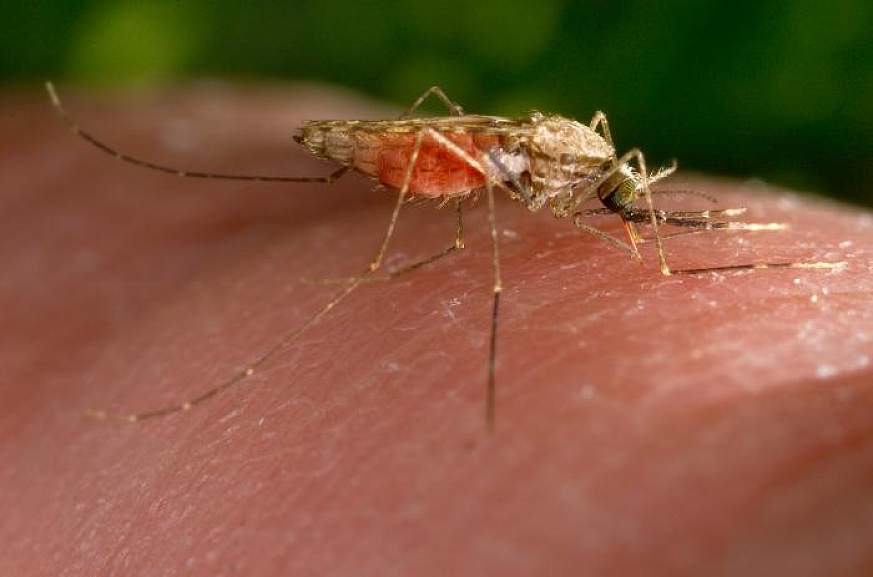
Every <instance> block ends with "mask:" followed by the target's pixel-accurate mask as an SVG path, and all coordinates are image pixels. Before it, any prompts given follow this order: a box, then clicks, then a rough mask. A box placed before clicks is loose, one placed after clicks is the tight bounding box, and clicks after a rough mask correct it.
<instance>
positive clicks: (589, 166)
mask: <svg viewBox="0 0 873 577" xmlns="http://www.w3.org/2000/svg"><path fill="white" fill-rule="evenodd" d="M529 122H530V127H531V132H530V136H529V137H528V140H527V144H528V146H527V148H528V150H527V152H528V155H529V157H530V181H531V190H532V193H533V196H534V199H533V200H534V202H533V203H532V204H533V206H531V208H532V209H536V208H540V207H542V206H543V205H544V204H545V203H546V202H547V201H548V200H549V199H552V198H555V197H557V196H559V195H561V194H562V193H566V192H567V191H568V190H571V189H572V188H573V187H574V186H576V185H577V184H578V183H580V182H582V181H584V180H588V179H589V178H590V177H591V175H592V174H594V173H596V172H597V171H599V170H600V168H601V167H602V166H603V165H604V164H605V163H607V162H609V160H610V159H613V158H615V149H613V147H612V146H610V145H609V143H608V142H606V140H605V139H604V138H603V137H602V136H600V134H598V133H597V132H596V131H594V130H592V129H591V128H589V127H588V126H586V125H584V124H581V123H579V122H576V121H575V120H571V119H569V118H564V117H563V116H557V115H544V114H541V113H539V112H534V113H531V115H530V119H529Z"/></svg>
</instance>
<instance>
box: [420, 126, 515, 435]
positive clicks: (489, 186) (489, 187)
mask: <svg viewBox="0 0 873 577" xmlns="http://www.w3.org/2000/svg"><path fill="white" fill-rule="evenodd" d="M424 131H426V132H427V134H428V135H429V136H430V137H431V138H432V139H433V140H434V141H436V142H438V143H439V144H441V145H442V146H444V147H445V148H446V149H447V150H449V151H450V152H452V153H454V154H455V155H456V156H457V157H458V158H460V159H461V160H463V161H464V162H466V163H467V164H468V165H469V166H470V167H471V168H473V169H475V170H477V171H478V172H480V173H481V174H482V175H483V176H484V177H485V191H486V193H487V195H488V221H489V224H490V227H491V256H492V270H493V279H494V283H493V285H492V288H491V294H492V305H491V334H490V339H489V345H488V381H487V384H486V400H485V424H486V426H487V428H488V430H489V431H494V421H495V413H496V399H497V388H496V384H495V372H496V364H497V327H498V320H499V313H500V294H501V292H502V291H503V283H502V280H501V276H500V242H499V238H498V235H497V218H496V210H495V207H494V176H493V174H494V173H498V172H499V171H498V170H497V168H496V167H494V166H493V165H492V164H490V161H489V165H488V168H486V167H485V166H484V165H483V164H482V162H480V161H479V160H477V159H475V158H473V157H472V156H471V155H470V154H469V153H468V152H467V151H465V150H464V149H462V148H461V147H459V146H458V145H457V144H455V143H454V142H452V141H451V140H449V139H448V138H446V137H445V136H443V135H442V134H440V133H439V132H437V131H435V130H433V129H430V128H425V129H424ZM483 158H487V155H484V156H483Z"/></svg>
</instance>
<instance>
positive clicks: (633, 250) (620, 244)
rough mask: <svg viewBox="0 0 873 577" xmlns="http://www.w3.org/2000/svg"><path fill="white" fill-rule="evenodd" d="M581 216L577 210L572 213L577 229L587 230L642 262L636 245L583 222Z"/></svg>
mask: <svg viewBox="0 0 873 577" xmlns="http://www.w3.org/2000/svg"><path fill="white" fill-rule="evenodd" d="M583 217H584V215H583V214H582V213H578V212H577V213H576V214H574V215H573V225H574V226H575V227H576V228H578V229H579V230H583V231H585V232H587V233H588V234H591V235H593V236H596V237H597V238H599V239H600V240H603V241H606V242H608V243H609V244H611V245H612V246H614V247H615V248H617V249H619V250H623V251H624V252H626V253H628V254H629V255H630V257H631V258H633V259H636V260H638V261H640V262H642V257H641V256H640V253H639V251H638V250H637V248H636V246H632V245H629V244H627V243H625V242H624V241H622V240H621V239H619V238H617V237H614V236H612V235H611V234H609V233H607V232H603V231H602V230H600V229H599V228H595V227H593V226H591V225H588V224H585V223H584V222H582V218H583ZM624 222H626V223H627V221H624ZM627 224H630V223H627Z"/></svg>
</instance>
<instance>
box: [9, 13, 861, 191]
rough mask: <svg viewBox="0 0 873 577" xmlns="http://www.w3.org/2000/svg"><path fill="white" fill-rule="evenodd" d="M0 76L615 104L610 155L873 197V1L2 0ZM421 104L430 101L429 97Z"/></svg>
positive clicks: (575, 107)
mask: <svg viewBox="0 0 873 577" xmlns="http://www.w3.org/2000/svg"><path fill="white" fill-rule="evenodd" d="M2 14H3V20H4V23H3V24H2V30H0V78H2V79H3V81H5V83H7V84H8V83H27V82H34V81H37V80H42V79H44V78H46V77H52V78H56V79H58V80H64V81H68V82H79V83H83V84H88V83H92V84H99V85H106V84H114V83H130V82H138V83H177V82H184V81H185V80H186V79H189V78H202V77H222V78H229V79H232V80H234V81H240V82H246V81H262V80H264V79H269V80H274V79H282V80H289V81H291V80H308V81H323V82H330V83H337V84H342V85H344V86H347V87H351V88H355V89H359V90H361V91H365V92H367V93H369V94H371V95H373V96H376V97H379V98H384V99H387V100H390V101H393V102H395V103H397V105H398V106H405V105H408V104H409V103H410V102H411V101H412V100H413V99H414V98H415V97H417V96H418V95H419V94H420V93H421V91H422V90H423V89H424V88H426V87H427V86H429V85H431V84H440V85H442V86H443V87H444V88H445V89H446V91H447V92H448V94H449V95H450V96H451V97H452V98H454V99H455V100H457V101H459V102H460V103H462V104H463V105H464V106H465V108H466V109H467V110H468V111H470V112H482V113H488V114H506V115H514V114H521V113H524V112H526V111H527V110H529V109H531V108H538V109H541V110H545V111H550V112H560V113H562V114H564V115H567V116H573V117H576V118H579V119H586V120H587V119H588V118H589V117H590V116H591V114H592V113H593V111H594V110H596V109H603V110H604V111H606V112H607V113H608V115H609V118H610V121H611V123H612V127H613V134H614V135H615V137H616V141H617V143H618V146H619V148H620V149H624V148H628V147H630V146H634V145H638V146H640V147H642V148H643V149H644V150H645V151H646V152H647V155H648V156H650V157H651V158H652V159H653V161H654V162H653V164H654V163H656V162H665V161H667V160H669V159H670V158H672V157H677V158H678V159H679V160H680V165H681V166H682V167H684V168H686V169H687V168H691V169H695V170H702V171H708V172H713V173H717V174H733V175H739V176H742V177H760V178H764V179H766V180H768V181H771V182H774V183H778V184H782V185H786V186H792V187H796V188H799V189H804V190H815V191H819V192H822V193H826V194H829V195H832V196H836V197H839V198H843V199H846V200H852V201H855V202H861V203H864V204H868V205H869V204H873V184H871V182H873V2H871V1H870V0H831V1H829V2H821V1H816V0H757V1H754V0H753V1H746V0H734V1H733V2H708V1H690V0H660V1H657V0H655V1H643V0H637V1H624V2H622V1H613V2H606V1H595V0H589V1H579V2H570V1H561V0H550V1H549V0H543V1H533V0H499V1H491V0H477V1H471V2H464V1H461V0H442V1H440V2H435V1H431V2H412V1H394V2H390V1H387V0H383V1H370V2H368V1H353V0H343V1H335V2H330V1H324V2H319V1H304V0H297V1H286V2H279V1H268V0H250V1H247V2H230V1H228V0H215V1H211V2H207V1H190V0H186V1H169V0H152V1H148V2H145V1H141V2H136V1H131V0H113V1H104V0H69V1H60V0H56V1H53V2H49V1H38V0H32V1H18V2H4V6H3V11H2ZM433 110H437V109H436V108H434V109H433Z"/></svg>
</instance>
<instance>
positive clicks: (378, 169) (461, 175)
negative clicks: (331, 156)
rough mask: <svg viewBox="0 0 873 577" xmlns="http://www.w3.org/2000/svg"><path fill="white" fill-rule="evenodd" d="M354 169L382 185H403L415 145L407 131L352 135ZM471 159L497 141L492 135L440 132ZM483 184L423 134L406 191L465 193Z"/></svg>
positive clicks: (478, 175) (479, 176)
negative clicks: (353, 138) (372, 177)
mask: <svg viewBox="0 0 873 577" xmlns="http://www.w3.org/2000/svg"><path fill="white" fill-rule="evenodd" d="M356 136H357V138H356V143H355V144H356V146H355V152H354V160H353V164H354V166H355V168H357V169H358V170H360V171H361V172H364V173H366V174H370V175H372V176H375V177H376V178H378V179H379V182H381V183H382V184H384V185H386V186H390V187H392V188H396V189H399V188H400V187H401V186H403V180H404V178H405V177H406V170H407V166H409V160H410V157H411V156H412V149H413V147H414V145H415V134H411V133H390V132H382V133H365V134H360V135H356ZM444 136H446V138H448V139H449V140H451V141H452V142H454V143H455V144H457V145H458V146H459V147H460V148H461V149H462V150H464V151H465V152H467V153H468V154H469V155H470V156H472V157H473V158H476V159H478V158H479V157H480V155H481V151H485V150H488V149H489V148H491V147H493V146H495V145H496V144H497V139H496V137H493V136H482V135H471V134H444ZM483 186H485V178H484V177H483V176H482V174H481V173H480V172H479V171H478V170H476V169H475V168H473V167H472V166H470V165H469V164H467V163H466V162H464V161H463V160H462V159H460V158H458V156H457V155H456V154H454V153H453V152H452V151H450V150H448V149H446V148H445V147H443V146H441V145H440V144H438V143H436V142H434V141H433V140H432V139H429V138H428V137H425V139H424V141H422V144H421V149H420V150H419V153H418V160H417V161H416V163H415V168H414V169H413V171H412V180H411V181H410V187H409V192H410V194H413V195H417V196H426V197H431V198H436V197H441V196H455V195H459V194H465V193H468V192H470V191H471V190H474V189H477V188H481V187H483Z"/></svg>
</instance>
